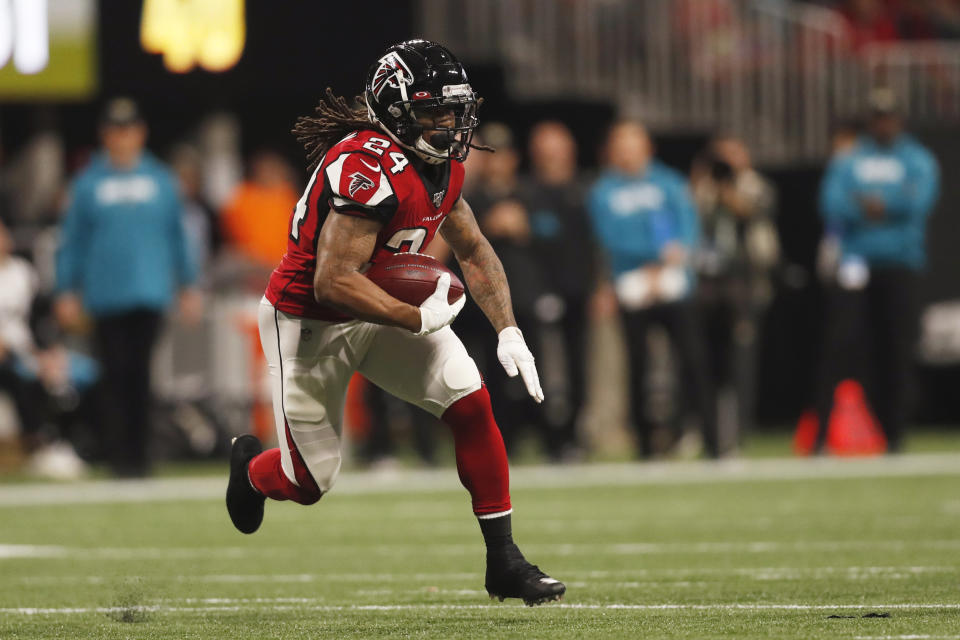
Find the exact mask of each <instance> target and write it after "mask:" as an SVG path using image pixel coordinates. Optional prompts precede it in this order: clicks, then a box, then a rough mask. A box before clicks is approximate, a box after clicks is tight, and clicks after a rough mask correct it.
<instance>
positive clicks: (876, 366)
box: [817, 90, 939, 451]
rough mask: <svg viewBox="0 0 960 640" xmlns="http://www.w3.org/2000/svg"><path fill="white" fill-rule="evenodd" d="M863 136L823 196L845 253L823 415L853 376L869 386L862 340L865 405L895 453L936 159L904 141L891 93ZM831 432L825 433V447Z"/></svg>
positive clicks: (831, 314)
mask: <svg viewBox="0 0 960 640" xmlns="http://www.w3.org/2000/svg"><path fill="white" fill-rule="evenodd" d="M870 104H871V115H870V119H869V122H868V126H867V134H866V135H864V136H863V137H862V138H861V139H860V140H859V141H858V143H857V145H856V147H855V148H854V149H853V150H852V151H851V152H849V153H847V154H846V155H841V156H836V157H834V159H833V160H832V161H831V162H830V165H829V167H828V168H827V172H826V175H825V176H824V179H823V184H822V185H821V192H820V208H821V213H822V215H823V219H824V224H825V225H826V226H827V227H828V228H830V229H833V230H835V232H836V233H837V234H838V237H839V241H840V248H841V258H840V264H839V268H838V271H837V275H836V286H835V287H833V289H832V290H831V291H830V299H829V303H828V311H827V325H826V334H825V337H824V344H823V356H822V362H821V372H820V380H819V385H818V394H817V411H818V414H819V418H820V425H827V424H828V418H829V415H830V410H831V402H832V395H833V389H834V387H835V386H836V385H837V383H838V382H839V381H840V380H841V379H843V378H845V377H848V376H850V375H851V373H852V374H854V375H855V376H856V377H861V378H862V377H863V376H862V373H863V372H864V371H863V367H857V365H859V364H862V363H861V362H860V360H861V358H859V357H858V353H859V352H858V350H857V347H858V346H860V341H861V340H862V339H863V337H865V336H869V338H870V341H869V343H868V344H867V345H865V346H866V347H867V352H868V353H869V358H868V362H869V368H868V369H867V370H869V371H871V372H873V374H874V376H873V377H874V378H875V379H874V380H870V381H868V382H869V383H868V385H867V387H868V389H870V391H871V392H870V393H869V398H870V399H871V401H872V404H873V408H874V410H875V411H876V414H877V417H878V419H879V421H880V423H881V426H882V427H883V429H884V431H885V433H886V436H887V441H888V444H889V447H890V450H891V451H897V450H899V449H900V446H901V444H902V437H903V431H904V427H905V426H906V424H905V423H906V421H907V419H908V394H909V389H910V384H911V380H912V375H911V370H912V362H913V349H914V343H915V341H916V335H917V328H918V327H917V324H918V304H919V301H918V299H917V294H918V284H919V278H920V273H921V272H922V270H923V268H924V264H925V262H926V250H925V239H924V235H925V230H926V221H927V216H928V215H929V213H930V211H931V209H932V208H933V206H934V204H935V203H936V200H937V193H938V183H939V169H938V166H937V162H936V159H935V158H934V157H933V156H932V155H931V154H930V152H929V151H927V149H925V148H924V147H923V146H922V145H920V143H918V142H917V141H916V140H914V139H913V138H912V137H910V136H909V135H907V134H906V133H904V132H903V123H902V121H901V118H900V115H899V114H898V112H897V110H896V105H895V104H894V97H893V94H892V92H890V91H888V90H878V91H877V92H875V93H874V94H873V95H872V96H871V99H870ZM825 436H826V428H821V429H820V436H819V445H820V446H821V447H822V445H823V442H824V438H825Z"/></svg>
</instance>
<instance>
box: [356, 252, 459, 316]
mask: <svg viewBox="0 0 960 640" xmlns="http://www.w3.org/2000/svg"><path fill="white" fill-rule="evenodd" d="M444 273H446V274H449V275H450V290H449V292H448V293H447V302H448V303H449V304H453V303H454V302H456V301H457V300H459V299H460V297H461V296H463V283H462V282H461V281H460V278H458V277H457V276H456V275H455V274H454V273H453V272H452V271H450V269H447V268H446V267H445V266H444V265H443V263H442V262H440V261H439V260H437V259H436V258H433V257H431V256H428V255H426V254H423V253H395V254H393V255H391V256H388V257H387V258H384V259H381V260H378V261H377V262H375V263H374V264H373V265H371V266H370V268H369V269H367V272H366V274H365V275H366V276H367V277H368V278H370V279H371V280H373V281H374V282H375V283H377V285H378V286H379V287H380V288H381V289H383V290H384V291H386V292H387V293H389V294H390V295H391V296H393V297H394V298H396V299H397V300H402V301H403V302H406V303H407V304H412V305H413V306H415V307H419V306H420V305H422V304H423V303H424V301H425V300H426V299H427V298H429V297H430V296H431V295H432V294H433V292H434V291H436V289H437V280H439V279H440V276H441V275H442V274H444Z"/></svg>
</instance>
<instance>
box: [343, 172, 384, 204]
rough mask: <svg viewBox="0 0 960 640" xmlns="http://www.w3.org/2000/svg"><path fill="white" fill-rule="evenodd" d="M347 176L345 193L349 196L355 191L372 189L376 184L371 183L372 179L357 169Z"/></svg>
mask: <svg viewBox="0 0 960 640" xmlns="http://www.w3.org/2000/svg"><path fill="white" fill-rule="evenodd" d="M349 177H350V186H349V187H347V193H348V194H349V195H350V197H351V198H352V197H353V196H354V195H355V194H356V193H357V191H366V190H367V189H373V188H374V187H375V186H377V185H375V184H373V180H371V179H370V178H368V177H367V176H365V175H363V174H362V173H360V172H359V171H357V172H355V173H351V174H350V176H349Z"/></svg>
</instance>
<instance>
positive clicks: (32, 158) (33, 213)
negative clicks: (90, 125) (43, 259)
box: [5, 109, 66, 225]
mask: <svg viewBox="0 0 960 640" xmlns="http://www.w3.org/2000/svg"><path fill="white" fill-rule="evenodd" d="M36 121H37V128H38V131H37V133H35V134H34V135H32V136H31V137H30V138H29V139H28V140H27V142H26V144H24V145H23V146H22V147H21V148H20V149H19V151H18V153H17V154H16V156H15V157H12V158H10V164H9V166H8V167H7V168H6V171H5V173H6V180H7V182H8V183H9V187H10V194H11V196H12V200H11V203H10V204H11V206H12V213H13V214H14V215H13V217H9V218H7V221H8V222H9V223H11V224H13V225H22V224H29V225H38V224H41V223H48V222H51V221H52V219H53V217H54V213H55V212H56V210H57V208H56V204H57V199H58V198H59V196H60V192H61V190H62V189H63V186H64V175H63V174H64V158H65V156H66V152H65V149H64V146H65V145H64V141H63V136H62V135H60V133H59V132H58V131H57V127H56V121H55V119H54V117H53V112H52V111H51V110H49V109H42V110H40V111H39V112H38V113H37V115H36Z"/></svg>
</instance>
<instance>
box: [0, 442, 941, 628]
mask: <svg viewBox="0 0 960 640" xmlns="http://www.w3.org/2000/svg"><path fill="white" fill-rule="evenodd" d="M223 484H224V481H222V480H221V479H219V478H209V477H208V478H196V479H192V478H181V477H177V478H166V479H161V480H157V481H152V482H145V483H129V482H128V483H122V484H119V483H117V484H115V483H109V482H104V481H95V482H87V483H81V484H78V485H55V484H49V483H47V484H42V485H39V484H24V483H18V484H15V485H6V486H0V638H4V639H13V638H178V639H179V638H218V639H220V638H226V639H230V640H240V639H243V638H257V639H264V638H393V637H398V638H588V637H589V638H606V637H609V638H617V637H623V638H721V637H722V638H804V639H807V638H862V639H868V638H869V639H878V640H879V639H880V638H902V639H904V640H906V639H920V638H938V639H939V638H960V456H958V455H957V454H947V455H939V456H937V455H910V456H902V457H898V458H888V459H881V460H870V461H834V460H812V461H804V460H777V459H771V460H751V461H739V462H733V463H724V464H722V465H720V466H715V465H710V464H707V463H674V464H654V465H647V466H640V465H599V466H589V467H568V468H544V467H536V468H521V469H518V470H516V472H515V474H514V491H513V497H514V507H515V510H516V511H515V519H514V522H515V534H516V538H517V540H518V542H519V543H520V545H521V548H523V549H524V550H525V551H526V553H527V555H528V556H529V557H530V558H531V559H532V560H533V561H534V562H536V563H538V564H540V565H541V567H543V568H544V569H545V570H546V571H547V572H549V573H550V574H552V575H553V576H555V577H557V578H560V579H562V580H564V581H566V583H567V586H568V592H567V597H566V598H565V599H564V601H563V603H562V605H559V606H558V605H545V606H543V607H538V608H527V607H524V606H522V605H520V604H517V603H510V602H507V603H503V604H499V603H491V601H490V600H489V599H488V598H487V596H486V593H485V592H484V591H483V578H482V568H483V555H482V546H481V540H480V535H479V531H478V528H477V525H476V522H475V520H474V519H473V518H472V516H471V515H470V513H469V507H468V501H467V498H466V494H465V492H463V491H462V489H460V488H459V486H458V484H457V480H456V474H455V472H454V471H453V470H452V469H445V470H440V471H434V472H399V473H397V474H395V475H392V476H384V475H370V474H364V473H360V472H354V473H348V474H345V475H344V477H342V478H341V480H340V484H339V485H338V487H337V490H336V491H334V493H332V494H330V495H329V496H326V497H325V498H324V499H323V500H322V501H321V502H320V503H318V504H317V505H315V506H313V507H309V508H307V507H300V506H298V505H293V504H278V503H272V504H268V505H267V507H268V508H267V518H266V521H265V523H264V526H263V528H262V529H261V530H260V531H259V532H258V533H257V534H255V535H253V536H243V535H241V534H239V533H237V532H235V531H234V530H233V529H232V527H231V526H230V523H229V520H228V519H227V516H226V513H225V510H224V509H223V507H222V504H221V500H220V497H219V494H220V491H221V490H222V485H223ZM831 616H839V617H831ZM867 616H870V617H867Z"/></svg>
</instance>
